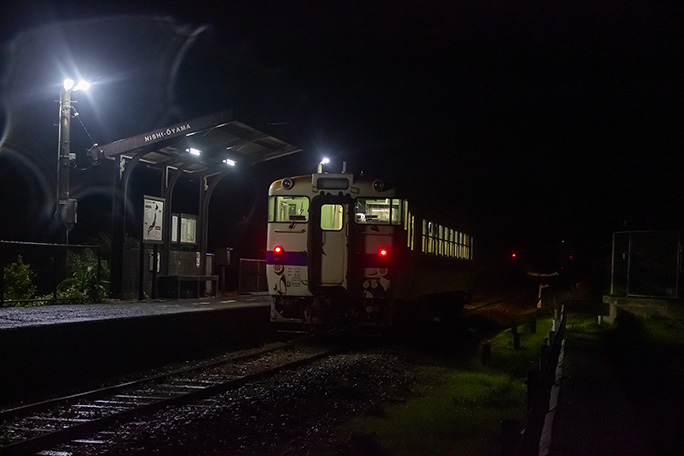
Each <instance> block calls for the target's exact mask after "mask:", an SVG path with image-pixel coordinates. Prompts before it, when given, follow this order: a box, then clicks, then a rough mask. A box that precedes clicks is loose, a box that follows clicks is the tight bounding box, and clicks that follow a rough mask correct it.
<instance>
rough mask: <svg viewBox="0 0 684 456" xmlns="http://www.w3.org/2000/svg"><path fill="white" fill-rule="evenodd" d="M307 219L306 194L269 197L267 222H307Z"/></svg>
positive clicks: (307, 202) (307, 201) (307, 205)
mask: <svg viewBox="0 0 684 456" xmlns="http://www.w3.org/2000/svg"><path fill="white" fill-rule="evenodd" d="M308 220H309V198H307V197H306V196H271V197H269V199H268V221H269V222H307V221H308Z"/></svg>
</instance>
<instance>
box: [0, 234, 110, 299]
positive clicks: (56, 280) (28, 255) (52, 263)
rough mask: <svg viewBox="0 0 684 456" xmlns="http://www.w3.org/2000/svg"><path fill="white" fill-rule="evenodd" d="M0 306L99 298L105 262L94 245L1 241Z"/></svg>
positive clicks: (103, 293)
mask: <svg viewBox="0 0 684 456" xmlns="http://www.w3.org/2000/svg"><path fill="white" fill-rule="evenodd" d="M0 271H2V274H0V306H15V305H41V304H69V303H83V302H98V301H101V300H102V299H103V298H104V297H106V294H107V292H108V289H109V284H108V282H107V280H106V279H107V276H108V267H107V263H106V262H104V261H103V260H102V258H101V257H100V247H98V246H94V245H66V244H44V243H37V242H16V241H0Z"/></svg>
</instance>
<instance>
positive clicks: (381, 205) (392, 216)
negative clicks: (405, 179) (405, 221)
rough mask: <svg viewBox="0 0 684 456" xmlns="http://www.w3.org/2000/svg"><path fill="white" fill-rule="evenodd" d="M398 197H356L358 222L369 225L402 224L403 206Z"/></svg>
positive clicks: (356, 217) (355, 212)
mask: <svg viewBox="0 0 684 456" xmlns="http://www.w3.org/2000/svg"><path fill="white" fill-rule="evenodd" d="M402 203H403V201H402V200H400V199H397V198H356V206H355V211H354V214H356V215H355V217H354V218H355V219H356V223H360V224H368V225H400V224H401V223H402V217H401V206H402Z"/></svg>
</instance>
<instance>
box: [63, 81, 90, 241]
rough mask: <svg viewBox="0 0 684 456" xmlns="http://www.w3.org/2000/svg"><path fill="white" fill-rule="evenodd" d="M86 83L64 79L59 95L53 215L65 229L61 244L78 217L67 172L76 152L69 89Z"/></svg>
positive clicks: (86, 84)
mask: <svg viewBox="0 0 684 456" xmlns="http://www.w3.org/2000/svg"><path fill="white" fill-rule="evenodd" d="M87 88H88V83H86V82H83V81H81V82H79V83H78V85H76V86H75V87H74V81H73V80H71V79H66V80H64V90H63V91H62V93H61V94H60V96H59V138H58V139H59V147H58V150H57V207H56V210H55V216H56V217H57V218H58V220H59V222H61V223H63V224H64V227H65V230H64V231H63V233H62V235H61V236H60V239H61V243H62V244H68V243H69V231H71V229H72V228H73V227H74V225H75V224H76V222H77V219H78V201H77V200H75V199H72V198H70V195H69V191H70V190H69V172H70V170H71V164H72V162H73V161H74V160H75V159H76V154H74V153H71V91H72V90H85V89H87Z"/></svg>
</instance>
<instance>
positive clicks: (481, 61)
mask: <svg viewBox="0 0 684 456" xmlns="http://www.w3.org/2000/svg"><path fill="white" fill-rule="evenodd" d="M452 3H455V4H456V5H458V6H456V5H454V4H452ZM548 3H549V2H474V1H465V2H426V1H417V0H416V1H405V2H401V1H398V2H308V3H304V2H264V1H252V2H235V3H233V2H228V1H226V2H184V3H169V2H139V3H135V5H136V6H134V7H122V6H121V4H118V5H117V6H113V5H109V6H108V5H106V4H105V5H98V6H96V5H95V4H94V2H91V3H84V4H85V5H88V6H87V8H86V9H85V10H84V9H80V8H79V7H78V6H79V2H74V1H68V0H66V1H63V2H54V3H53V2H40V1H39V2H24V3H22V2H17V5H16V6H12V4H11V3H10V4H4V6H2V7H1V8H3V9H4V11H3V14H2V16H1V17H2V18H3V19H2V26H3V27H2V35H1V37H2V40H3V42H4V43H5V44H6V47H5V53H4V55H3V60H2V61H3V65H2V81H3V84H2V89H3V92H4V96H3V100H4V113H3V116H4V117H3V123H4V132H5V134H4V138H3V144H2V147H3V151H2V154H3V155H2V156H0V178H1V181H0V184H1V185H2V187H1V188H2V202H1V203H0V204H1V206H0V209H1V210H2V211H3V213H6V212H8V211H12V212H13V213H14V214H16V217H14V218H13V220H14V222H9V221H7V217H6V216H3V219H4V221H3V229H2V231H1V232H0V233H1V234H2V236H0V237H3V238H12V239H20V238H31V240H39V239H37V238H39V237H40V236H41V235H43V234H44V233H45V226H46V225H45V224H39V225H38V226H39V227H40V228H34V229H26V224H27V223H30V222H29V221H31V220H34V218H33V216H34V214H42V216H43V217H44V218H45V217H47V218H49V217H48V216H49V211H50V209H49V207H48V208H46V205H45V204H43V203H41V201H44V200H46V199H47V198H48V197H49V196H50V195H52V194H53V190H52V188H53V185H54V184H53V183H52V182H48V181H49V179H54V176H53V174H54V166H55V165H54V163H53V162H54V158H55V155H56V148H57V145H56V142H57V141H56V138H57V131H56V128H55V127H53V124H54V123H56V122H57V107H56V104H55V103H53V100H55V99H56V98H57V97H58V93H59V85H60V81H61V80H62V79H63V77H64V76H65V75H66V74H74V72H76V71H78V72H80V73H81V74H83V76H84V77H86V78H88V79H90V80H92V81H93V82H94V83H95V85H94V87H93V89H92V90H91V91H90V92H89V93H88V95H87V96H83V98H79V103H80V104H78V105H77V108H78V110H79V111H80V113H81V118H82V119H83V122H84V123H85V124H86V127H87V128H88V130H89V131H90V134H91V135H92V136H93V138H95V141H97V142H99V143H100V144H103V143H107V142H110V141H113V140H116V139H120V138H124V137H128V136H131V135H134V134H137V133H140V132H142V131H147V130H149V129H151V128H154V127H158V126H163V125H167V124H169V123H171V122H173V121H176V120H182V119H188V118H192V117H195V116H197V115H202V114H206V113H211V112H215V111H219V110H223V109H226V108H231V109H233V111H234V114H235V117H236V118H237V119H238V120H240V121H242V122H244V123H246V124H248V125H251V126H253V127H255V128H257V129H259V130H262V131H265V132H267V133H270V134H272V135H274V136H276V137H279V138H281V139H284V140H286V141H288V142H291V143H293V144H296V145H298V146H301V147H303V148H304V149H305V152H304V153H302V154H300V155H299V156H298V157H293V158H291V159H287V160H284V161H283V162H281V163H278V164H277V165H273V166H270V167H268V166H267V167H263V168H259V169H254V170H251V174H249V173H248V174H245V175H243V176H239V177H236V178H235V179H234V180H232V181H231V182H229V183H226V184H225V185H223V186H222V188H221V189H220V190H221V191H220V192H219V194H218V196H215V198H217V200H218V201H220V200H221V198H226V197H227V196H228V195H229V194H231V192H242V193H241V196H242V198H241V200H242V201H243V206H244V207H239V208H237V209H235V210H232V209H227V210H225V211H224V210H222V209H221V208H220V207H219V206H218V205H220V204H221V203H215V204H214V205H213V208H212V214H214V216H215V217H216V220H218V221H219V222H220V223H224V222H227V220H226V218H228V217H233V218H235V219H237V220H239V221H240V223H242V225H241V227H242V228H240V227H238V228H236V229H234V230H233V231H232V232H230V233H231V234H228V236H233V239H228V240H225V242H227V243H231V242H238V241H237V240H236V239H235V238H236V237H238V236H239V233H241V232H242V231H249V229H248V228H247V227H248V226H249V224H250V222H251V221H259V220H261V219H263V217H262V216H261V215H255V213H254V211H253V210H252V209H251V208H253V207H256V206H259V205H258V204H257V203H256V201H257V200H259V199H260V198H264V196H263V195H264V194H265V191H266V190H265V188H263V189H262V188H254V185H255V184H256V183H258V184H260V185H261V184H263V185H265V186H267V185H268V182H269V181H271V180H273V179H275V178H279V177H283V175H288V174H299V173H307V172H310V171H312V170H314V169H315V166H316V163H317V161H318V160H319V159H320V157H321V156H323V155H324V154H325V155H330V156H331V158H332V159H333V161H335V162H337V163H339V162H341V161H343V160H345V161H347V163H348V168H349V169H350V170H352V171H355V172H358V171H360V170H364V171H365V172H366V173H367V174H376V175H378V176H381V177H385V178H387V179H388V180H398V181H402V182H404V183H406V184H408V185H410V186H412V187H413V188H414V189H416V190H417V191H418V192H420V193H423V194H431V195H432V196H433V197H434V198H435V199H437V200H439V201H442V202H444V203H445V204H448V205H450V206H451V207H453V208H458V209H459V210H460V209H466V210H467V211H468V212H469V213H471V214H472V216H473V219H474V220H476V221H477V222H478V223H479V225H480V227H481V228H482V231H483V233H484V236H489V237H496V238H499V239H501V240H502V242H503V243H504V244H510V245H515V244H529V243H533V242H542V241H543V242H556V241H558V240H559V239H562V238H566V237H567V238H569V239H571V240H572V241H573V242H575V243H578V244H586V245H587V246H589V247H592V248H594V247H596V246H600V245H605V244H608V243H609V242H610V233H611V232H612V231H616V230H621V229H625V228H626V229H630V230H636V229H682V215H681V214H682V209H683V207H682V206H683V205H682V197H683V196H684V195H683V191H682V186H681V185H680V183H679V181H680V176H681V175H682V168H683V166H682V164H681V163H682V160H681V158H680V153H681V151H682V150H684V147H683V146H684V128H683V127H684V87H683V84H684V59H683V58H682V56H683V55H684V45H683V44H684V42H683V39H682V33H681V25H682V21H681V19H682V16H681V13H682V9H681V8H680V7H679V6H678V5H679V2H671V3H668V2H645V1H644V2H617V1H601V2H588V1H586V2H585V1H580V2H572V4H569V3H563V4H561V5H552V4H548ZM217 5H220V6H217ZM72 129H73V130H74V133H73V134H74V149H76V151H77V152H79V151H82V150H83V149H84V148H85V147H87V146H89V145H90V141H89V139H88V138H87V137H86V136H85V135H84V134H82V132H80V129H78V131H76V130H77V128H76V125H74V126H73V127H72ZM78 147H80V149H79V148H78ZM20 163H23V164H20ZM83 166H87V163H86V162H84V163H83ZM338 166H339V165H338ZM17 169H19V170H23V171H21V172H19V173H17ZM36 173H38V174H39V175H40V176H42V177H40V178H38V179H36V178H35V176H34V175H35V174H36ZM84 173H90V174H89V176H90V177H89V178H88V179H90V181H92V180H93V179H95V177H93V176H95V175H96V174H97V171H93V170H89V171H84ZM32 176H33V177H32ZM77 179H78V177H76V178H74V180H77ZM84 180H87V179H84ZM95 180H96V179H95ZM106 184H107V183H106V182H105V185H103V186H98V185H90V184H89V185H88V186H87V187H86V186H82V187H81V188H79V187H78V183H76V184H74V185H75V186H76V190H75V191H77V192H80V194H79V195H76V197H77V198H79V201H84V204H85V206H86V207H87V202H88V201H89V198H92V201H99V200H98V199H97V195H100V194H105V193H106ZM250 185H251V187H250ZM245 192H248V194H244V193H245ZM233 194H235V193H233ZM30 195H32V196H36V195H37V196H38V201H36V200H35V198H33V197H31V196H30ZM41 195H42V196H41ZM221 195H223V196H221ZM100 196H101V195H100ZM17 200H19V201H23V202H24V204H22V205H21V209H20V210H19V211H17V210H16V208H15V203H16V202H17ZM245 201H246V203H245ZM250 204H251V206H250ZM259 204H261V203H259ZM255 205H256V206H255ZM47 206H49V205H47ZM236 206H237V205H236ZM259 207H260V206H259ZM46 214H47V215H46ZM81 217H83V218H85V220H87V219H88V216H87V214H85V213H82V214H81ZM219 222H217V223H219ZM212 233H214V234H213V236H215V238H214V242H215V243H219V244H220V243H222V242H224V240H222V239H217V237H219V236H220V235H219V234H217V233H216V232H214V231H212Z"/></svg>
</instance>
